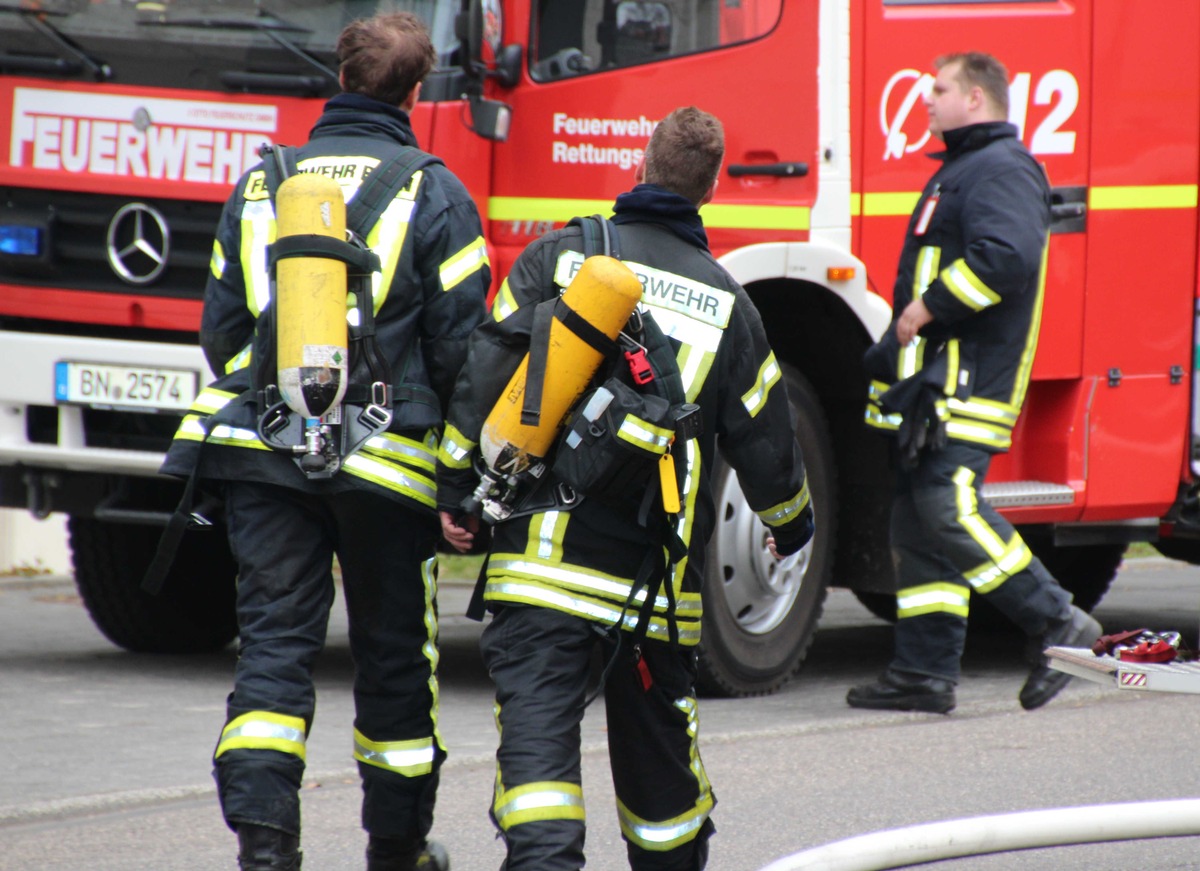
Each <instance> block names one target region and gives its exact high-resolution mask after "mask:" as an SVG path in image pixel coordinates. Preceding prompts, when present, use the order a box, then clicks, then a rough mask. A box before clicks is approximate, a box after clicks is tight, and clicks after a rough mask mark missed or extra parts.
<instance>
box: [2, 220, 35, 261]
mask: <svg viewBox="0 0 1200 871" xmlns="http://www.w3.org/2000/svg"><path fill="white" fill-rule="evenodd" d="M0 254H5V255H8V256H9V257H40V256H41V255H42V228H41V227H31V226H29V225H28V224H0Z"/></svg>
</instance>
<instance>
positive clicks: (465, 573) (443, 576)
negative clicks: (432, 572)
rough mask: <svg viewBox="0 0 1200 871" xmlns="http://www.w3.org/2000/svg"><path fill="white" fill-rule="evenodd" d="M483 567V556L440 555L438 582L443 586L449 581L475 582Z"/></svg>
mask: <svg viewBox="0 0 1200 871" xmlns="http://www.w3.org/2000/svg"><path fill="white" fill-rule="evenodd" d="M482 565H483V555H482V554H479V555H478V556H463V555H462V554H457V553H439V554H438V580H439V581H441V582H442V583H443V584H444V583H446V582H447V581H474V580H475V579H476V578H478V577H479V567H480V566H482Z"/></svg>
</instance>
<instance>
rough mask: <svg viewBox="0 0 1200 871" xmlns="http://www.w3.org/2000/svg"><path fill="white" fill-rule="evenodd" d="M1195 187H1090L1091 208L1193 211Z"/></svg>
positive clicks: (1170, 185) (1168, 185)
mask: <svg viewBox="0 0 1200 871" xmlns="http://www.w3.org/2000/svg"><path fill="white" fill-rule="evenodd" d="M1196 194H1197V186H1196V185H1194V184H1147V185H1107V186H1104V185H1102V186H1097V187H1092V188H1088V208H1089V209H1097V210H1108V209H1194V208H1196V202H1197V195H1196Z"/></svg>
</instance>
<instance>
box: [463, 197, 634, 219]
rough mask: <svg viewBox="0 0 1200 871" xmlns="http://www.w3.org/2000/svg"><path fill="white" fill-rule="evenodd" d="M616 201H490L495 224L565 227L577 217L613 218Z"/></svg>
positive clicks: (489, 204)
mask: <svg viewBox="0 0 1200 871" xmlns="http://www.w3.org/2000/svg"><path fill="white" fill-rule="evenodd" d="M612 207H613V204H612V200H568V199H547V198H542V197H489V198H488V205H487V212H488V219H489V220H491V221H554V222H555V223H558V224H565V223H566V222H567V221H569V220H571V219H572V218H574V217H575V216H576V215H595V214H600V215H605V216H609V215H612Z"/></svg>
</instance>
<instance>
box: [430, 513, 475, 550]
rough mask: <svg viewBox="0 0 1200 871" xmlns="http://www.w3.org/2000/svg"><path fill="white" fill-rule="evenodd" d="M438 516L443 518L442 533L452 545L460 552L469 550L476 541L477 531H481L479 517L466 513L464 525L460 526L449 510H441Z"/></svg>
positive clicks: (463, 518) (463, 520) (463, 519)
mask: <svg viewBox="0 0 1200 871" xmlns="http://www.w3.org/2000/svg"><path fill="white" fill-rule="evenodd" d="M438 516H439V517H441V519H442V535H443V536H445V538H446V541H447V542H449V544H450V546H451V547H452V548H454V549H455V550H456V551H458V552H459V553H466V552H467V551H469V550H470V549H471V545H472V544H473V543H474V542H475V533H477V532H479V518H478V517H476V516H475V515H473V514H467V515H464V516H463V517H462V518H461V520H462V526H459V525H458V523H457V522H456V521H455V518H454V515H453V514H451V513H450V512H448V511H439V512H438Z"/></svg>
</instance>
